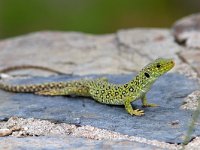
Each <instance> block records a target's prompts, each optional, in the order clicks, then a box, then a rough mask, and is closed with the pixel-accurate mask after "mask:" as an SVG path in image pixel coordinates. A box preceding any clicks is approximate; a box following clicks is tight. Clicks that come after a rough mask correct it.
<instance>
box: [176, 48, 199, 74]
mask: <svg viewBox="0 0 200 150" xmlns="http://www.w3.org/2000/svg"><path fill="white" fill-rule="evenodd" d="M179 55H180V57H181V58H182V59H183V60H184V61H185V62H187V63H188V64H190V66H192V67H193V68H194V69H195V71H196V72H197V73H198V74H199V75H200V59H199V58H200V51H198V50H188V51H182V52H180V53H179Z"/></svg>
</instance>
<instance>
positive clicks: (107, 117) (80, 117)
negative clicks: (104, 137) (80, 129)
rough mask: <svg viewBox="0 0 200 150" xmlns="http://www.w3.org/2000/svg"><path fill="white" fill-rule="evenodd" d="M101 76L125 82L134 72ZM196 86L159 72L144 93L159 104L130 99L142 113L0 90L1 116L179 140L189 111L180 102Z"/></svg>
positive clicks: (85, 100)
mask: <svg viewBox="0 0 200 150" xmlns="http://www.w3.org/2000/svg"><path fill="white" fill-rule="evenodd" d="M104 76H107V77H108V78H109V79H110V82H112V83H125V82H127V81H129V80H130V79H132V76H133V75H104ZM86 77H87V78H95V77H99V76H97V75H90V76H86ZM79 78H80V77H79V76H51V77H46V78H44V77H35V78H28V79H21V80H12V81H10V82H11V83H12V84H30V83H42V82H50V81H63V80H73V79H75V80H77V79H79ZM198 88H199V84H198V83H197V82H196V81H195V80H190V79H188V78H186V77H185V76H183V75H179V74H174V73H173V74H166V75H164V76H162V77H161V78H160V79H159V80H158V81H157V82H156V83H155V84H154V85H153V87H152V89H151V90H150V92H149V93H148V94H147V97H148V99H149V101H150V102H152V103H156V104H158V105H160V107H157V108H141V102H140V101H137V102H134V103H133V106H134V107H137V108H141V109H144V110H145V116H143V117H135V116H130V115H129V114H127V112H126V111H125V109H124V108H123V107H119V106H108V105H103V104H100V103H97V102H95V101H93V100H91V99H89V98H83V97H66V96H65V97H63V96H56V97H49V96H38V95H34V94H18V93H17V94H16V93H8V92H4V91H0V94H1V99H0V103H1V105H0V117H1V118H4V117H11V116H18V117H24V118H30V117H34V118H40V119H50V120H54V121H58V122H65V123H72V124H77V125H91V126H95V127H99V128H104V129H108V130H111V131H116V132H119V133H122V134H127V135H134V136H139V137H145V138H148V139H152V140H153V139H156V140H161V141H165V142H172V143H181V142H182V137H183V134H184V133H185V130H186V129H187V127H188V121H189V120H190V117H191V114H192V112H191V111H186V110H181V109H180V106H181V104H182V103H183V101H184V98H185V97H186V96H187V95H188V94H190V93H191V92H193V91H194V90H196V89H198ZM156 131H157V132H156ZM199 134H200V127H197V128H196V130H195V133H194V135H199Z"/></svg>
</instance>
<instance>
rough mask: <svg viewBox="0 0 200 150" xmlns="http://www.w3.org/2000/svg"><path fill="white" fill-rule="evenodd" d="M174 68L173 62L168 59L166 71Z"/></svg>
mask: <svg viewBox="0 0 200 150" xmlns="http://www.w3.org/2000/svg"><path fill="white" fill-rule="evenodd" d="M174 66H175V62H174V61H173V60H172V59H169V61H168V63H167V65H166V69H167V70H171V69H172V68H173V67H174Z"/></svg>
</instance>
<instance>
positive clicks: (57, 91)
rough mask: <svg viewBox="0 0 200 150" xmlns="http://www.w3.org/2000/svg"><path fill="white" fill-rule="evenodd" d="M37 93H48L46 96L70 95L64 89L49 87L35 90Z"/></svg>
mask: <svg viewBox="0 0 200 150" xmlns="http://www.w3.org/2000/svg"><path fill="white" fill-rule="evenodd" d="M35 94H37V95H46V96H58V95H70V94H69V93H67V92H66V90H64V89H48V90H41V91H37V92H35Z"/></svg>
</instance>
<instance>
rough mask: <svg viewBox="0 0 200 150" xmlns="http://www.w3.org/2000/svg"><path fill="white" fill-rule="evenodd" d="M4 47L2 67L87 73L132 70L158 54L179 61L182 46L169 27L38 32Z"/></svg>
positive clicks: (29, 72) (27, 72)
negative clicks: (103, 32)
mask: <svg viewBox="0 0 200 150" xmlns="http://www.w3.org/2000/svg"><path fill="white" fill-rule="evenodd" d="M0 49H1V55H0V64H1V65H0V70H1V69H4V68H6V67H11V66H18V65H35V66H42V67H48V68H52V69H54V70H58V71H60V72H64V73H67V74H68V73H69V74H71V73H73V74H78V75H83V74H106V73H115V74H119V73H131V72H132V71H139V70H140V69H141V68H142V67H143V66H145V65H146V64H147V63H149V62H150V61H152V59H155V58H158V57H171V58H174V59H175V60H176V63H177V64H178V62H180V60H179V59H178V57H177V55H176V53H177V52H179V51H180V50H181V49H182V48H181V47H180V46H179V45H177V44H176V43H175V42H174V41H173V37H172V36H171V34H170V31H169V30H167V29H132V30H121V31H119V32H117V34H109V35H101V36H95V35H89V34H81V33H75V32H67V33H64V32H38V33H32V34H28V35H25V36H21V37H17V38H11V39H8V40H3V41H0ZM16 58H17V59H16ZM7 60H9V61H7ZM61 68H62V69H61ZM12 74H13V75H18V76H19V75H23V76H24V75H32V76H38V75H40V76H48V75H50V74H49V73H48V72H46V71H45V72H44V71H43V72H41V71H39V70H27V69H26V70H24V71H22V70H20V71H17V72H12ZM51 74H52V73H51Z"/></svg>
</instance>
